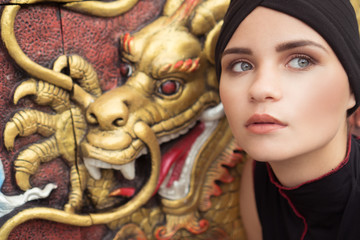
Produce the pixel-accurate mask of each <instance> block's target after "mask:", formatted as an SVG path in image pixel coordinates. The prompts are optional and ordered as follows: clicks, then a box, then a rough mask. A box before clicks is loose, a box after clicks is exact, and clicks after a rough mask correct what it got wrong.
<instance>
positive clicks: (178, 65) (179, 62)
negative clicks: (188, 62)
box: [174, 60, 184, 69]
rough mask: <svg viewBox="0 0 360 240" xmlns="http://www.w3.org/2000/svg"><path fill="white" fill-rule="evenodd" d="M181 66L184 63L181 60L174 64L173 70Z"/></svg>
mask: <svg viewBox="0 0 360 240" xmlns="http://www.w3.org/2000/svg"><path fill="white" fill-rule="evenodd" d="M183 64H184V61H183V60H180V61H178V62H177V63H175V65H174V68H175V69H178V68H180V67H181V66H182V65H183Z"/></svg>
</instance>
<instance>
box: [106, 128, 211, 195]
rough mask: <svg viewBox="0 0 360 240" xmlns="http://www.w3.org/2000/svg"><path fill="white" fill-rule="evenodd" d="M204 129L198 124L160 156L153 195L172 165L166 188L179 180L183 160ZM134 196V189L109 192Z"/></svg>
mask: <svg viewBox="0 0 360 240" xmlns="http://www.w3.org/2000/svg"><path fill="white" fill-rule="evenodd" d="M204 129H205V125H204V123H203V122H200V123H199V124H197V125H196V126H195V127H194V128H193V129H192V130H190V132H188V133H187V134H186V135H185V136H182V137H180V139H179V140H178V141H177V142H176V144H174V146H173V147H172V148H170V149H169V150H168V151H167V152H166V153H165V154H164V155H163V156H162V160H161V167H160V176H159V181H158V184H157V186H156V189H155V191H154V194H155V193H156V192H157V191H158V190H159V188H160V185H161V184H162V183H163V181H164V179H165V177H166V176H167V174H168V172H169V170H170V168H171V166H172V165H173V164H175V165H174V169H173V172H172V175H171V177H170V180H169V182H168V184H167V187H170V186H171V185H172V184H173V183H174V181H176V180H178V179H179V178H180V175H181V170H182V167H183V166H184V163H185V159H186V157H187V155H188V153H189V151H190V149H191V146H192V145H193V144H194V142H195V141H196V139H197V138H198V137H199V136H200V134H201V133H202V132H203V131H204ZM134 194H135V188H119V189H116V190H114V191H113V192H111V193H110V194H109V196H112V197H113V196H124V197H132V196H133V195H134Z"/></svg>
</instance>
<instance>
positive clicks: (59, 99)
mask: <svg viewBox="0 0 360 240" xmlns="http://www.w3.org/2000/svg"><path fill="white" fill-rule="evenodd" d="M28 2H29V3H30V1H28ZM36 2H39V1H36ZM117 2H118V4H120V2H121V1H117ZM31 3H35V1H34V2H31ZM88 3H89V4H90V5H89V6H90V7H89V9H94V8H95V7H94V6H95V5H92V2H90V1H89V2H88ZM228 3H229V1H220V0H208V1H200V0H185V1H178V0H169V1H168V2H167V3H166V6H165V8H164V14H163V16H162V17H160V18H158V19H157V20H155V21H154V22H152V23H150V24H149V25H148V26H146V27H144V28H143V29H141V30H140V31H138V32H136V33H133V34H125V35H124V36H123V37H122V38H121V44H120V45H121V46H122V56H123V61H124V62H125V63H127V67H128V70H129V71H128V77H129V78H128V80H127V81H126V83H125V84H124V85H122V86H120V87H118V88H115V89H113V90H110V91H108V92H106V93H102V91H101V89H100V87H99V83H98V82H99V81H98V78H97V75H96V72H95V71H94V69H93V68H92V66H91V64H89V63H88V62H87V61H86V60H85V59H83V58H82V57H80V56H76V55H75V56H61V57H59V58H58V59H57V60H56V61H55V63H54V66H53V69H46V68H44V67H41V66H39V65H38V64H36V63H34V62H32V61H31V60H30V59H29V58H28V57H27V56H26V55H25V54H24V53H23V52H22V51H21V49H20V47H19V46H18V45H17V43H16V39H15V36H14V33H13V29H12V28H13V24H14V19H15V16H16V13H17V11H18V10H19V7H17V6H6V7H5V9H4V13H3V16H2V20H1V27H2V38H3V41H4V43H5V45H6V47H7V49H8V50H9V53H10V55H11V56H12V57H13V58H14V60H15V61H16V62H17V63H18V64H19V66H21V67H22V68H24V70H26V71H27V72H28V73H29V74H30V75H31V76H32V78H31V79H29V80H27V81H25V82H23V83H22V84H20V85H19V87H18V88H17V89H16V91H15V94H14V103H17V102H18V101H19V99H21V98H23V97H26V96H27V95H34V96H35V102H36V103H37V104H39V105H48V106H50V107H51V108H52V109H54V111H55V114H47V113H43V112H40V111H37V110H31V109H27V110H22V111H19V112H17V113H15V114H14V116H13V117H12V118H11V119H10V120H9V122H8V123H7V124H6V127H5V130H4V143H5V146H6V148H7V149H9V150H11V149H13V146H14V141H15V138H16V137H17V136H22V137H26V136H29V135H31V134H34V133H39V134H41V135H42V136H44V137H45V138H46V140H45V141H44V142H41V143H36V144H33V145H30V146H28V147H27V148H25V149H24V150H23V151H21V152H20V153H19V155H18V157H17V159H16V160H15V171H16V183H17V185H18V186H19V187H20V188H21V189H23V190H26V189H28V188H30V187H32V185H31V176H32V175H33V174H34V173H35V172H36V171H37V168H38V167H39V166H40V164H42V163H43V162H46V161H51V160H52V159H54V158H56V157H59V156H60V157H61V158H62V159H64V160H65V161H66V162H67V163H68V165H69V166H70V173H71V174H70V177H71V179H70V180H71V191H70V195H69V200H68V203H67V204H66V205H65V206H64V210H57V209H51V208H32V209H26V210H23V211H21V212H19V213H18V214H17V215H15V216H14V217H13V218H11V219H10V220H8V221H7V222H6V223H5V224H4V225H3V226H2V227H1V229H0V239H6V237H7V236H8V234H9V233H10V231H11V230H12V229H13V228H14V227H16V226H17V225H19V224H21V223H23V222H25V221H28V220H30V219H34V218H41V219H47V220H50V221H56V222H60V223H66V224H72V225H76V226H90V225H93V224H108V226H109V227H110V228H111V229H113V230H119V232H118V234H117V235H116V237H115V239H124V238H126V236H130V235H131V236H138V237H139V238H143V237H144V236H146V238H148V239H184V238H188V237H191V236H193V235H197V239H217V237H218V239H226V238H228V239H241V238H242V236H243V233H242V231H241V221H240V217H239V209H238V199H239V198H238V185H239V181H240V175H241V174H240V173H241V167H242V164H240V163H241V155H240V154H238V153H233V151H232V150H233V149H234V148H235V145H234V142H233V140H232V135H231V132H230V129H229V127H228V124H227V122H226V120H225V119H224V117H223V115H222V111H221V109H222V106H221V104H219V103H220V99H219V95H218V82H217V80H216V76H215V70H214V65H213V63H214V55H213V52H214V47H215V42H216V39H217V36H218V33H219V30H220V27H221V24H222V22H221V19H222V17H223V15H224V13H225V10H226V8H227V5H228ZM79 4H80V5H81V4H82V6H85V5H87V3H86V4H85V2H79ZM104 4H105V3H104ZM128 4H129V5H132V4H135V1H128ZM120 5H121V4H120ZM129 5H127V6H129ZM67 6H69V5H67ZM72 6H76V4H75V3H74V4H72ZM104 6H105V5H104ZM170 6H171V7H170ZM131 7H132V6H131ZM174 7H176V8H175V9H174ZM74 8H76V10H79V8H77V7H74ZM104 8H105V7H104ZM129 8H130V7H129ZM124 9H126V8H124ZM79 11H80V10H79ZM86 12H87V13H90V14H96V13H95V12H93V11H90V10H86ZM111 14H113V13H111ZM119 14H120V13H119ZM103 16H105V15H103ZM209 19H210V20H211V21H210V20H209ZM64 68H68V69H69V75H65V74H63V73H62V70H63V69H64ZM189 131H198V132H199V133H197V134H198V135H199V136H201V138H199V139H200V140H199V141H198V140H196V142H195V143H194V145H196V147H192V145H190V143H189V141H190V140H187V141H185V142H186V143H189V146H188V148H189V149H188V150H186V151H188V152H189V154H190V156H191V157H186V156H182V154H183V152H182V151H180V152H179V153H178V155H179V158H184V159H183V162H182V163H179V164H178V165H179V167H176V164H175V165H174V167H172V168H170V166H165V165H161V164H163V162H162V161H164V160H162V157H163V158H164V155H166V154H164V153H163V154H161V152H160V144H161V143H165V142H169V141H170V140H172V139H175V138H176V139H179V138H180V136H182V135H184V137H186V136H187V135H189V133H188V132H189ZM173 145H176V144H173ZM147 151H149V153H150V157H147V156H145V159H140V158H139V156H141V155H143V154H146V152H147ZM184 151H185V150H184ZM162 155H163V156H162ZM136 161H141V162H140V163H139V164H138V165H141V164H142V165H144V166H147V167H146V168H149V169H148V171H147V174H148V175H149V176H148V178H147V179H145V180H143V181H144V182H145V183H144V184H143V185H141V186H140V187H139V188H136V189H131V188H126V187H124V186H123V183H121V182H119V181H118V179H117V178H118V177H115V175H116V174H117V175H119V174H118V172H119V171H120V172H121V175H122V179H128V180H126V181H131V180H133V179H134V178H136V175H137V174H138V173H137V171H136V169H137V168H138V167H136ZM144 161H146V162H147V165H146V163H145V162H144ZM29 163H30V164H29ZM181 164H183V165H181ZM176 168H178V170H176ZM165 169H167V170H166V171H165ZM179 169H180V170H179ZM143 171H145V170H144V169H143ZM176 171H179V172H176ZM164 172H165V173H164ZM145 175H146V174H145ZM174 176H175V177H174ZM176 176H177V178H176ZM172 178H175V179H172ZM174 182H176V184H174ZM161 183H162V184H161ZM85 189H86V190H87V191H88V193H89V194H88V196H84V190H85ZM158 192H159V195H160V200H161V204H160V205H155V206H151V207H146V206H144V205H145V204H146V203H148V201H149V199H151V197H152V196H154V194H156V193H158ZM172 192H175V194H172ZM127 198H128V199H129V200H128V201H127V202H126V203H125V204H123V202H124V201H123V200H124V199H127ZM88 201H90V202H91V205H92V206H94V207H95V209H94V211H93V212H92V213H86V215H82V214H83V213H81V212H80V211H81V207H82V206H83V205H84V204H87V203H88ZM109 209H110V210H109ZM234 229H236V230H234Z"/></svg>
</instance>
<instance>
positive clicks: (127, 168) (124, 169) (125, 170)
mask: <svg viewBox="0 0 360 240" xmlns="http://www.w3.org/2000/svg"><path fill="white" fill-rule="evenodd" d="M112 167H113V168H114V169H117V170H120V171H121V173H122V175H123V176H124V177H125V178H126V179H127V180H134V178H135V160H134V161H132V162H129V163H127V164H124V165H112Z"/></svg>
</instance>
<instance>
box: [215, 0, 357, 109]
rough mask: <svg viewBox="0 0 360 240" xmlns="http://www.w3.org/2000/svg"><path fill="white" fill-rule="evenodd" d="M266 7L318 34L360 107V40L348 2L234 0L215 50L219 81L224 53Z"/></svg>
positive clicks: (323, 0) (354, 17) (344, 0)
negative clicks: (242, 25)
mask: <svg viewBox="0 0 360 240" xmlns="http://www.w3.org/2000/svg"><path fill="white" fill-rule="evenodd" d="M258 6H264V7H267V8H271V9H274V10H277V11H280V12H283V13H286V14H288V15H290V16H293V17H295V18H297V19H299V20H301V21H303V22H304V23H306V24H307V25H309V26H310V27H311V28H313V29H314V30H315V31H317V32H318V33H319V34H320V35H321V36H322V37H323V38H324V39H325V40H326V41H327V42H328V44H329V45H330V46H331V48H332V49H333V51H334V52H335V54H336V55H337V57H338V59H339V60H340V62H341V63H342V65H343V67H344V69H345V71H346V73H347V76H348V78H349V82H350V86H351V89H352V91H353V92H354V94H355V98H356V106H355V107H354V108H352V109H350V110H349V112H348V113H349V114H351V113H352V112H354V111H355V110H356V109H357V107H358V106H359V104H360V38H359V29H358V24H357V20H356V15H355V12H354V9H353V7H352V5H351V3H350V1H349V0H232V1H231V3H230V6H229V8H228V11H227V13H226V15H225V17H224V24H223V27H222V29H221V33H220V36H219V40H218V42H217V45H216V50H215V61H216V74H217V77H218V79H219V80H220V75H221V54H222V53H223V51H224V49H225V47H226V45H227V44H228V42H229V40H230V38H231V37H232V35H233V34H234V32H235V30H236V29H237V27H238V26H239V24H240V23H241V22H242V21H243V20H244V19H245V18H246V16H247V15H249V14H250V13H251V12H252V11H253V10H254V9H255V8H256V7H258Z"/></svg>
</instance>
